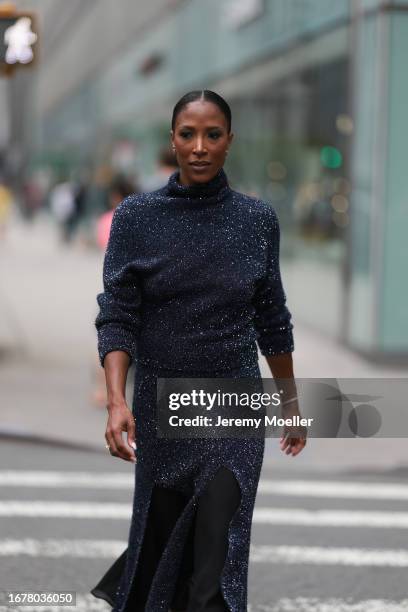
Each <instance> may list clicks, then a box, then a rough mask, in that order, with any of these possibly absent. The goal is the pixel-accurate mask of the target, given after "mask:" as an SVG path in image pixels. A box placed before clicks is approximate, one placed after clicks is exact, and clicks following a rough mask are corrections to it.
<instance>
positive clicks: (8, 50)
mask: <svg viewBox="0 0 408 612" xmlns="http://www.w3.org/2000/svg"><path fill="white" fill-rule="evenodd" d="M37 46H38V33H37V27H36V15H35V13H33V12H26V11H24V12H22V11H17V10H16V9H15V7H14V5H12V4H9V3H7V4H0V71H1V73H2V74H5V75H8V76H9V75H11V74H13V72H14V70H15V69H16V68H17V67H21V66H33V65H34V64H35V62H36V49H37Z"/></svg>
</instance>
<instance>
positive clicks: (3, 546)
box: [0, 538, 408, 568]
mask: <svg viewBox="0 0 408 612" xmlns="http://www.w3.org/2000/svg"><path fill="white" fill-rule="evenodd" d="M126 548H127V542H125V541H124V540H123V541H122V540H85V539H81V540H57V539H45V540H35V539H33V538H26V539H21V540H13V539H11V538H8V539H4V540H0V557H10V556H22V555H26V556H29V557H54V558H59V557H80V558H84V559H94V558H117V557H119V555H121V554H122V552H123V551H124V550H125V549H126ZM250 559H251V561H252V562H254V563H285V564H290V565H293V564H301V565H305V564H312V565H345V566H347V565H349V566H372V567H394V568H396V567H408V550H407V549H395V550H390V549H378V548H348V547H341V548H340V547H337V548H336V547H331V548H330V547H325V546H267V545H252V546H251V554H250Z"/></svg>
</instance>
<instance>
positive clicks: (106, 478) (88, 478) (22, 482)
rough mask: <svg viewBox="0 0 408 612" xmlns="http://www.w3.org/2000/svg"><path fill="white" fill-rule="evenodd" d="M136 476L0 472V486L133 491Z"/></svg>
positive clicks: (19, 471) (116, 473)
mask: <svg viewBox="0 0 408 612" xmlns="http://www.w3.org/2000/svg"><path fill="white" fill-rule="evenodd" d="M134 482H135V479H134V475H133V474H124V473H123V472H107V473H106V472H56V471H45V470H44V471H34V470H33V471H23V470H0V486H6V487H53V488H54V487H78V488H86V489H132V488H133V486H134Z"/></svg>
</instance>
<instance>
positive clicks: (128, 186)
mask: <svg viewBox="0 0 408 612" xmlns="http://www.w3.org/2000/svg"><path fill="white" fill-rule="evenodd" d="M132 193H139V190H138V189H137V187H136V185H135V184H134V183H132V182H131V181H130V180H129V179H127V178H126V177H123V176H118V177H116V178H115V179H114V180H113V182H112V184H111V186H110V188H109V206H110V209H109V210H108V211H106V212H104V213H102V214H101V215H100V217H99V218H98V220H97V226H96V242H97V244H98V246H99V247H100V248H101V249H102V250H105V249H106V247H107V245H108V239H109V233H110V228H111V224H112V219H113V214H114V212H115V209H116V207H117V206H119V204H120V203H121V202H122V200H124V199H125V198H127V196H129V195H131V194H132Z"/></svg>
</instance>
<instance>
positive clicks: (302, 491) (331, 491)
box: [0, 470, 408, 500]
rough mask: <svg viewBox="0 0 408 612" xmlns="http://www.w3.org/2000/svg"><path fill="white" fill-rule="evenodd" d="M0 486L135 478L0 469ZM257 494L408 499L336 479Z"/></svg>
mask: <svg viewBox="0 0 408 612" xmlns="http://www.w3.org/2000/svg"><path fill="white" fill-rule="evenodd" d="M0 486H7V487H21V486H26V487H78V488H86V489H112V488H113V489H133V487H134V475H133V474H124V473H123V472H63V471H61V472H59V471H25V470H24V471H23V470H0ZM258 492H259V493H260V494H268V493H273V494H278V495H294V496H305V497H348V498H355V499H390V500H391V499H400V500H407V499H408V485H405V484H398V483H371V482H356V481H354V482H341V481H335V480H326V481H321V480H270V479H261V480H260V481H259V486H258Z"/></svg>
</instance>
